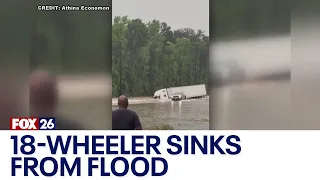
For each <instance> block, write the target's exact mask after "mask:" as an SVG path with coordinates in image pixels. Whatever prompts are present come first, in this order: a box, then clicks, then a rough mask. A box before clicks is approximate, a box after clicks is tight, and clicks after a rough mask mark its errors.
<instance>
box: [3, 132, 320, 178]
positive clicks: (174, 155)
mask: <svg viewBox="0 0 320 180" xmlns="http://www.w3.org/2000/svg"><path fill="white" fill-rule="evenodd" d="M266 132H267V131H266ZM272 134H273V135H272ZM295 136H296V135H294V134H291V135H290V136H289V135H286V134H281V133H280V134H279V133H273V132H269V134H268V133H265V132H254V131H253V132H250V131H248V132H236V131H235V132H232V131H221V132H220V131H127V132H120V131H7V132H6V133H4V131H3V132H1V138H2V139H1V140H2V143H5V144H3V148H1V150H0V152H1V153H0V156H1V161H0V163H1V169H2V172H1V174H2V176H3V177H4V178H5V179H9V180H10V179H19V178H23V177H38V178H40V179H45V178H50V179H52V178H53V179H54V178H56V179H58V178H61V177H68V179H72V178H74V179H76V178H77V179H78V178H82V179H89V178H92V177H94V178H96V179H99V178H101V179H102V178H103V179H105V178H106V177H107V178H109V179H118V178H122V179H123V178H127V179H139V178H140V179H141V178H144V179H154V178H162V179H174V178H201V179H214V178H217V179H219V180H220V179H236V178H238V179H239V178H246V179H257V178H258V179H259V178H262V177H263V178H262V179H264V178H266V177H268V178H273V177H282V176H281V175H283V174H285V173H284V172H286V170H288V168H289V167H290V168H291V169H290V173H296V172H292V170H295V169H297V168H296V166H292V156H295V158H296V159H300V160H301V159H302V160H304V159H303V158H301V153H300V154H299V151H298V150H301V146H299V145H296V142H295V140H292V139H290V138H289V137H295ZM4 137H6V139H3V138H4ZM318 137H320V136H318ZM289 147H290V148H289ZM299 147H300V149H299ZM292 148H296V149H292ZM310 153H311V154H312V150H311V151H310ZM299 155H300V156H299ZM304 156H305V154H304ZM312 158H313V159H312V160H314V159H317V160H320V159H319V156H313V157H312ZM289 160H290V161H289ZM318 162H319V161H318ZM300 171H301V169H300ZM267 172H269V173H267ZM297 172H299V171H297ZM270 173H271V174H270ZM309 174H310V173H309ZM273 175H274V176H273ZM287 176H288V174H287ZM287 176H283V177H287ZM288 177H290V175H289V176H288Z"/></svg>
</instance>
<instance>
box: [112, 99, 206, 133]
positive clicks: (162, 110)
mask: <svg viewBox="0 0 320 180" xmlns="http://www.w3.org/2000/svg"><path fill="white" fill-rule="evenodd" d="M139 99H140V101H141V100H143V99H144V103H137V101H138V102H139ZM139 99H132V100H131V101H132V102H133V103H132V105H129V108H130V109H132V110H134V111H135V112H137V113H138V115H139V117H140V120H141V123H142V126H143V128H144V129H149V128H152V127H154V126H155V125H161V124H168V125H170V126H172V127H173V128H174V129H176V130H207V129H209V100H208V99H200V100H185V101H179V102H171V101H169V102H159V101H158V100H156V101H154V100H150V98H139ZM148 99H149V100H148ZM129 101H130V100H129ZM113 102H114V103H113V107H112V109H116V108H117V106H115V102H116V99H114V100H113ZM135 102H136V103H135Z"/></svg>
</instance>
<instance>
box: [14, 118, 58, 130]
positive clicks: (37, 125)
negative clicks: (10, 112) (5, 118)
mask: <svg viewBox="0 0 320 180" xmlns="http://www.w3.org/2000/svg"><path fill="white" fill-rule="evenodd" d="M54 129H56V119H55V118H48V117H40V118H37V117H14V118H11V119H10V130H54Z"/></svg>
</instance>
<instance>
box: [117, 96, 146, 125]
mask: <svg viewBox="0 0 320 180" xmlns="http://www.w3.org/2000/svg"><path fill="white" fill-rule="evenodd" d="M128 105H129V101H128V98H127V97H126V96H124V95H122V96H120V97H119V98H118V106H119V109H117V110H115V111H113V112H112V130H142V127H141V123H140V119H139V117H138V115H137V113H135V112H134V111H131V110H129V109H128Z"/></svg>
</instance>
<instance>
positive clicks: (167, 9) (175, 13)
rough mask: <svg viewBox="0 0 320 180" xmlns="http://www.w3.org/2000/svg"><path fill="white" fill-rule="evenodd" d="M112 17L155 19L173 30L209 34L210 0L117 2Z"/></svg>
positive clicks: (121, 0)
mask: <svg viewBox="0 0 320 180" xmlns="http://www.w3.org/2000/svg"><path fill="white" fill-rule="evenodd" d="M112 15H113V17H115V16H126V15H128V17H129V18H140V19H142V20H143V21H145V22H148V21H151V20H153V19H156V20H159V21H161V22H166V23H167V24H168V25H169V26H171V27H172V28H173V29H179V28H192V29H195V30H197V29H202V30H204V31H205V34H206V35H208V34H209V0H197V1H191V0H116V1H112Z"/></svg>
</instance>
